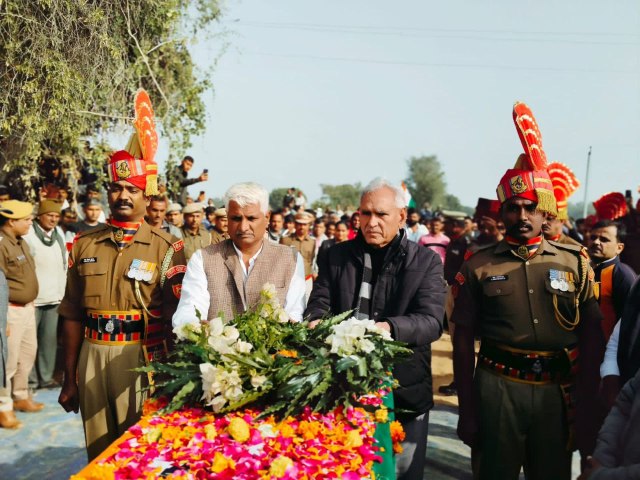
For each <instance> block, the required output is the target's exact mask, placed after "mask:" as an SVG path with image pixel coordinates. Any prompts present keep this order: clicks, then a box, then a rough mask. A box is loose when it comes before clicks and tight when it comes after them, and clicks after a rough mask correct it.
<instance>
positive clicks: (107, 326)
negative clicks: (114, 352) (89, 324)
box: [104, 318, 116, 334]
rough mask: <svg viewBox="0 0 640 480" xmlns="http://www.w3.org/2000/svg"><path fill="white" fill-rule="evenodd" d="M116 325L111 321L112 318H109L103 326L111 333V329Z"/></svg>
mask: <svg viewBox="0 0 640 480" xmlns="http://www.w3.org/2000/svg"><path fill="white" fill-rule="evenodd" d="M115 328H116V326H115V324H114V323H113V319H111V318H110V319H109V321H108V322H107V324H106V325H105V326H104V329H105V331H106V332H107V333H109V334H112V333H113V331H114V330H115Z"/></svg>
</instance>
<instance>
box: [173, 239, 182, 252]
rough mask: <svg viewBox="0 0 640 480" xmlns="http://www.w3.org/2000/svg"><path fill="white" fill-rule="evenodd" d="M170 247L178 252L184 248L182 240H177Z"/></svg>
mask: <svg viewBox="0 0 640 480" xmlns="http://www.w3.org/2000/svg"><path fill="white" fill-rule="evenodd" d="M171 246H172V247H173V250H174V251H176V252H179V251H180V250H182V249H183V248H184V240H178V241H177V242H176V243H174V244H172V245H171Z"/></svg>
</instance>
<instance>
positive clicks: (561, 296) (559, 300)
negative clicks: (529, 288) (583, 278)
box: [544, 278, 577, 321]
mask: <svg viewBox="0 0 640 480" xmlns="http://www.w3.org/2000/svg"><path fill="white" fill-rule="evenodd" d="M544 285H545V289H546V290H547V292H548V293H549V295H550V297H551V300H552V301H553V298H554V297H555V302H554V303H555V305H554V308H556V309H557V313H559V314H560V315H562V316H563V317H564V318H567V319H570V320H571V321H573V320H575V316H576V309H577V306H576V298H577V297H576V295H577V285H576V284H575V283H572V284H571V285H570V286H569V287H568V289H567V291H562V290H560V289H559V288H553V287H552V286H551V280H550V279H548V278H547V279H546V280H545V282H544Z"/></svg>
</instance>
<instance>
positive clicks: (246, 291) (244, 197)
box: [173, 183, 305, 326]
mask: <svg viewBox="0 0 640 480" xmlns="http://www.w3.org/2000/svg"><path fill="white" fill-rule="evenodd" d="M225 203H226V209H227V215H228V219H229V236H230V238H229V239H228V240H225V241H223V242H221V243H218V244H215V245H210V246H208V247H206V248H203V249H202V250H199V251H197V252H196V253H194V255H193V257H191V261H190V262H189V266H188V268H187V272H186V273H185V277H184V282H183V289H182V297H181V298H180V304H179V305H178V310H177V311H176V314H175V315H174V317H173V324H174V326H179V325H182V324H184V323H188V322H190V321H191V320H192V319H193V318H194V317H195V311H196V310H197V311H199V312H200V313H201V314H202V318H206V319H211V318H215V317H217V316H218V315H219V314H222V315H223V316H224V318H225V319H226V320H230V319H232V318H233V316H234V315H235V314H236V313H240V312H244V311H245V310H247V309H248V308H251V307H252V306H254V305H255V304H256V303H257V301H258V299H259V298H260V290H261V289H262V287H263V286H264V284H265V283H271V284H273V285H274V286H275V288H276V292H277V296H278V299H279V300H280V304H281V305H283V308H284V309H285V310H286V311H287V313H288V314H289V316H290V318H291V319H292V320H296V321H300V320H302V312H303V311H304V295H305V285H304V273H303V267H302V260H301V259H300V256H299V255H298V253H297V252H296V251H294V250H292V249H291V248H289V247H285V246H282V245H276V244H273V243H271V242H269V241H268V240H266V236H265V231H266V229H267V225H268V224H269V194H268V192H267V190H266V189H265V188H264V187H262V186H261V185H258V184H256V183H239V184H236V185H233V186H232V187H231V188H229V190H227V193H226V194H225Z"/></svg>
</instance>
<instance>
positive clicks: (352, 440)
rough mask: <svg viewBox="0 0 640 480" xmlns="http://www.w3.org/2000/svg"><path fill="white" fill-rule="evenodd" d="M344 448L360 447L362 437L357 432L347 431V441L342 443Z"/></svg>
mask: <svg viewBox="0 0 640 480" xmlns="http://www.w3.org/2000/svg"><path fill="white" fill-rule="evenodd" d="M344 444H345V446H346V447H351V448H358V447H361V446H362V436H361V435H360V432H359V431H358V430H349V432H348V433H347V439H346V441H345V442H344Z"/></svg>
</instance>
